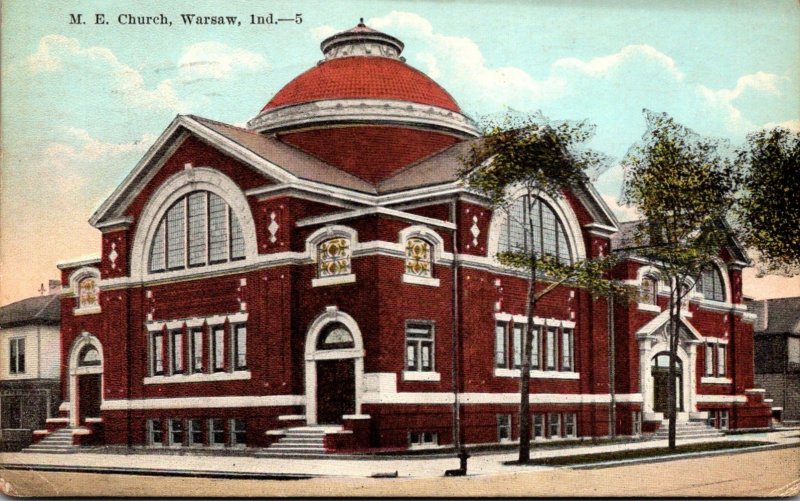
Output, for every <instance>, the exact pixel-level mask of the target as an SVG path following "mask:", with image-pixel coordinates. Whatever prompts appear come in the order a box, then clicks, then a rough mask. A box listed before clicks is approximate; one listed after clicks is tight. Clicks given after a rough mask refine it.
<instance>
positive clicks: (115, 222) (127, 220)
mask: <svg viewBox="0 0 800 501" xmlns="http://www.w3.org/2000/svg"><path fill="white" fill-rule="evenodd" d="M132 223H133V217H131V216H124V217H118V218H116V219H109V220H107V221H102V222H99V223H97V225H95V228H97V229H98V230H101V231H103V232H104V233H106V232H109V231H112V230H116V229H125V228H127V227H129V226H130V225H131V224H132Z"/></svg>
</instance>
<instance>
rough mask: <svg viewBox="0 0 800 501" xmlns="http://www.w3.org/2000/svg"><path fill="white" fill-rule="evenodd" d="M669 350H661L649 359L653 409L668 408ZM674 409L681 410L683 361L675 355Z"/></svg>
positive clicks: (661, 409)
mask: <svg viewBox="0 0 800 501" xmlns="http://www.w3.org/2000/svg"><path fill="white" fill-rule="evenodd" d="M669 358H670V355H669V352H666V351H662V352H661V353H658V354H657V355H656V356H654V357H653V358H652V359H651V360H650V371H651V375H652V376H653V411H654V412H664V413H666V412H667V411H668V410H669ZM675 388H676V400H675V409H676V411H677V412H683V362H681V359H680V358H678V357H675Z"/></svg>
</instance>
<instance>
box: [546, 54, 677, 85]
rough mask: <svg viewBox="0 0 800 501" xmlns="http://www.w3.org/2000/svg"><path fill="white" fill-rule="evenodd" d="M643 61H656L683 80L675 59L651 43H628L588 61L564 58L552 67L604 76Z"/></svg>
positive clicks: (668, 72)
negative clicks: (616, 50) (617, 50)
mask: <svg viewBox="0 0 800 501" xmlns="http://www.w3.org/2000/svg"><path fill="white" fill-rule="evenodd" d="M643 61H644V62H647V63H651V62H655V63H656V64H657V65H658V66H660V67H661V68H662V69H663V70H664V71H665V72H666V73H667V74H669V75H670V76H671V77H672V78H673V79H675V81H677V82H680V81H682V80H683V72H681V71H680V70H679V69H678V67H677V65H676V64H675V60H674V59H672V58H671V57H669V56H667V55H666V54H664V53H663V52H660V51H659V50H657V49H656V48H654V47H652V46H650V45H627V46H625V47H623V48H622V49H621V50H620V51H619V52H617V53H614V54H610V55H607V56H601V57H596V58H593V59H591V60H589V61H588V62H584V61H581V60H580V59H577V58H574V57H568V58H562V59H559V60H557V61H556V62H555V63H553V66H552V68H553V69H554V70H556V71H558V70H577V71H579V72H581V73H584V74H586V75H588V76H591V77H595V78H602V77H606V76H609V75H611V74H613V73H614V72H615V71H616V70H619V69H620V68H621V67H623V66H628V65H631V64H639V63H641V62H643Z"/></svg>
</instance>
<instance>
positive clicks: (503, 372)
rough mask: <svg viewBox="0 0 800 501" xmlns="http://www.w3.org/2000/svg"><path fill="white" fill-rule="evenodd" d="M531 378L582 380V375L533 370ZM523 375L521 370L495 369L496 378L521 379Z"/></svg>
mask: <svg viewBox="0 0 800 501" xmlns="http://www.w3.org/2000/svg"><path fill="white" fill-rule="evenodd" d="M530 374H531V377H533V378H539V379H580V378H581V373H580V372H572V371H542V370H531V371H530ZM521 375H522V371H521V370H519V369H499V368H495V370H494V376H495V377H520V376H521Z"/></svg>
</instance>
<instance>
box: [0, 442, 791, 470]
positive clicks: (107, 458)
mask: <svg viewBox="0 0 800 501" xmlns="http://www.w3.org/2000/svg"><path fill="white" fill-rule="evenodd" d="M720 440H721V441H730V442H735V441H741V440H746V441H765V442H771V443H773V444H775V445H774V446H775V447H787V446H797V445H800V430H780V431H772V432H763V433H746V434H736V435H727V436H725V437H722V438H716V439H714V440H713V441H720ZM707 441H709V440H704V439H693V440H679V441H678V444H679V445H681V444H688V443H697V442H707ZM666 445H667V441H666V440H647V441H641V442H628V443H621V444H611V445H596V446H593V445H586V446H578V447H564V448H537V447H536V446H535V445H534V446H533V447H532V448H531V458H532V459H536V458H545V457H556V456H570V455H580V454H587V453H599V452H609V451H618V450H631V449H641V448H651V447H666ZM747 450H753V449H747ZM727 454H730V451H728V452H727ZM699 455H709V453H700V454H699ZM692 456H693V455H682V457H692ZM515 459H516V451H514V450H508V451H503V452H492V453H475V454H474V455H473V456H472V457H471V458H470V459H469V468H468V474H469V476H471V477H475V476H484V475H500V474H514V473H519V472H531V471H536V470H544V469H548V468H549V467H545V466H523V465H515V464H510V465H509V464H504V463H506V462H508V461H514V460H515ZM662 460H663V459H662ZM629 462H641V461H637V460H633V461H629ZM618 464H619V463H618ZM0 465H3V466H4V467H5V468H9V469H20V468H26V467H28V466H30V467H32V468H35V469H49V470H54V471H58V470H70V471H88V472H115V473H133V474H151V475H152V474H160V475H191V476H212V477H215V476H219V477H226V476H228V477H231V478H235V477H240V478H248V477H249V478H280V477H292V476H296V477H349V478H366V477H372V476H394V475H395V474H396V475H397V476H398V477H401V478H433V477H441V476H442V475H443V473H444V471H445V470H448V469H452V468H457V467H458V459H457V458H455V457H441V456H438V457H435V456H416V457H409V456H406V457H397V456H395V457H391V456H380V457H378V456H369V457H367V458H359V459H326V458H323V459H290V458H261V457H249V456H194V455H168V454H135V453H134V454H106V453H92V452H80V453H73V454H47V453H2V454H0Z"/></svg>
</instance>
